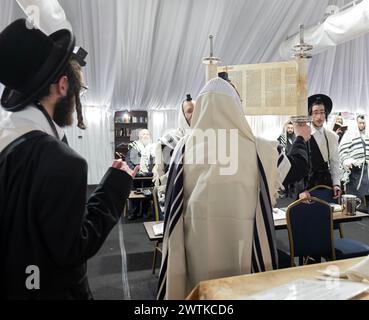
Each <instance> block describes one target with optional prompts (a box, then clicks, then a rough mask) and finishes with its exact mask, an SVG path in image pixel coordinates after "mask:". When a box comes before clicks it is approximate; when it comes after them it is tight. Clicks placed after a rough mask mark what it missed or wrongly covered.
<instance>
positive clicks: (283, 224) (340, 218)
mask: <svg viewBox="0 0 369 320" xmlns="http://www.w3.org/2000/svg"><path fill="white" fill-rule="evenodd" d="M364 218H369V215H368V214H366V213H363V212H356V216H346V215H344V214H343V213H342V212H335V213H333V221H334V222H339V223H344V222H357V221H361V220H363V219H364ZM274 225H275V229H276V230H284V229H287V220H286V219H283V220H277V221H274Z"/></svg>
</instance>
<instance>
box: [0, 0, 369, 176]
mask: <svg viewBox="0 0 369 320" xmlns="http://www.w3.org/2000/svg"><path fill="white" fill-rule="evenodd" d="M59 2H60V4H61V6H62V7H63V8H64V10H65V12H66V16H67V19H68V20H69V21H70V23H71V25H72V27H73V30H74V32H75V34H76V37H77V42H78V44H79V45H81V46H83V47H84V48H86V49H87V50H88V51H89V56H88V58H87V61H88V65H87V67H86V68H85V74H86V82H87V85H88V86H89V88H90V90H89V92H88V93H87V95H86V105H88V106H94V107H97V108H100V109H103V110H109V112H112V111H114V110H125V109H128V110H148V111H149V112H150V119H151V123H150V128H151V129H152V130H153V131H154V132H153V136H154V138H157V137H159V136H161V135H162V133H164V132H165V131H166V130H167V129H169V128H171V127H173V125H175V116H174V113H175V112H177V110H178V108H179V106H180V104H181V102H182V100H183V99H184V98H185V95H186V94H187V93H191V94H192V96H193V97H196V95H197V94H198V93H199V92H200V90H201V88H202V87H203V85H204V81H205V68H204V66H203V65H202V58H203V57H205V56H208V55H209V48H208V47H209V45H208V40H207V38H208V35H209V34H214V35H216V39H215V53H216V55H217V56H219V57H221V58H222V64H223V65H233V64H247V63H261V62H271V61H278V60H280V57H279V52H278V48H279V46H280V44H281V43H282V42H283V41H284V40H285V39H286V37H287V36H289V35H292V34H294V33H295V32H297V31H298V28H299V24H301V23H303V24H305V25H306V26H309V25H313V24H316V23H317V22H318V21H320V20H321V19H322V17H323V16H324V14H325V8H326V7H327V5H328V4H332V1H329V0H309V1H305V0H259V1H255V0H59ZM347 2H349V1H345V0H336V1H333V4H337V5H338V6H343V5H344V4H346V3H347ZM21 16H24V14H23V12H22V11H21V9H19V8H18V7H17V3H16V1H14V0H1V10H0V28H1V29H3V28H4V27H5V26H6V25H7V24H8V23H9V22H10V21H12V20H14V19H16V18H18V17H21ZM368 40H369V36H368V35H366V36H362V37H360V38H358V39H356V40H353V41H350V42H348V43H345V44H342V45H339V46H338V47H336V48H331V49H329V50H328V51H327V52H325V53H322V54H319V55H317V56H315V57H314V58H313V59H312V61H311V67H310V86H309V92H310V93H311V94H313V93H325V94H328V95H330V96H331V97H332V99H333V101H334V103H335V108H336V110H338V111H344V110H347V111H350V112H359V111H360V112H363V113H369V90H368V88H369V85H368V79H369V68H368V66H369V41H368ZM0 90H1V88H0ZM166 110H172V111H171V113H168V114H166V113H165V111H166ZM174 110H175V111H174ZM86 112H87V111H86ZM87 113H89V112H87ZM101 113H102V112H101ZM92 114H94V115H95V116H96V114H97V113H96V112H92ZM0 116H1V115H0ZM101 121H103V120H101ZM111 121H112V120H111ZM161 121H163V122H161ZM253 121H254V122H253V125H252V126H253V127H254V128H256V129H257V130H258V132H261V133H262V134H263V135H264V136H276V135H277V134H276V132H277V131H278V133H279V132H281V131H282V127H278V126H279V123H284V122H285V119H283V118H281V119H278V120H273V121H274V122H272V125H271V124H270V121H271V120H270V119H267V120H265V119H264V118H260V119H257V120H253ZM98 122H100V120H98ZM110 126H113V122H112V123H111V124H110ZM262 128H265V130H264V129H262ZM103 129H104V130H105V129H106V127H104V128H99V129H98V130H91V129H89V130H88V131H87V132H86V135H87V134H88V136H89V139H90V137H91V141H100V137H102V136H106V137H107V135H105V134H104V133H101V130H103ZM76 130H77V129H76ZM270 131H273V134H272V133H269V132H270ZM73 141H74V139H72V141H71V144H72V146H73V147H75V148H77V149H78V146H74V145H73V144H74V142H73ZM77 141H78V142H79V143H81V141H79V140H77ZM82 141H84V142H85V141H86V140H82ZM102 148H106V151H103V152H101V151H102V150H103V149H102ZM110 152H111V141H110V140H108V139H107V140H106V141H105V142H104V143H102V144H101V145H100V146H99V152H98V153H97V154H96V153H94V150H93V148H91V149H87V148H86V150H85V153H86V155H85V156H86V157H87V159H88V161H89V163H90V167H91V169H92V170H95V169H94V166H93V165H92V166H91V163H93V161H101V164H103V163H105V162H104V161H105V160H104V159H100V160H98V159H99V157H100V154H108V153H110ZM96 157H97V158H96ZM95 174H96V176H97V175H98V173H97V172H94V173H93V175H95Z"/></svg>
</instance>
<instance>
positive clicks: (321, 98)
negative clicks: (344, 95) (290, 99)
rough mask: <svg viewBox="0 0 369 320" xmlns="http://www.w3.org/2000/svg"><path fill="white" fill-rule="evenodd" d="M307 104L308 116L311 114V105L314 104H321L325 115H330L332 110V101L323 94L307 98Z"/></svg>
mask: <svg viewBox="0 0 369 320" xmlns="http://www.w3.org/2000/svg"><path fill="white" fill-rule="evenodd" d="M308 104H309V114H311V112H312V108H313V105H315V104H323V105H324V107H325V112H326V113H327V115H330V114H331V112H332V109H333V102H332V99H331V98H329V97H328V96H326V95H325V94H315V95H313V96H311V97H309V102H308Z"/></svg>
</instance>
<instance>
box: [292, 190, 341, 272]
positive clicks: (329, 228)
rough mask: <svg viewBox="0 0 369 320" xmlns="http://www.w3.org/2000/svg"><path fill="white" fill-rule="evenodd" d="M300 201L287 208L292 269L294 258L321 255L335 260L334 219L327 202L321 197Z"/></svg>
mask: <svg viewBox="0 0 369 320" xmlns="http://www.w3.org/2000/svg"><path fill="white" fill-rule="evenodd" d="M306 201H307V199H302V200H299V201H297V202H295V203H292V204H291V205H290V206H289V207H288V208H287V213H286V216H287V227H288V236H289V241H290V255H291V266H294V265H295V264H294V258H295V257H300V258H301V257H308V256H322V257H329V258H331V259H332V260H335V259H336V257H335V250H334V242H333V216H332V209H331V207H330V205H329V204H328V203H326V202H325V201H322V200H320V199H318V198H314V197H312V198H310V201H309V202H308V203H307V202H306Z"/></svg>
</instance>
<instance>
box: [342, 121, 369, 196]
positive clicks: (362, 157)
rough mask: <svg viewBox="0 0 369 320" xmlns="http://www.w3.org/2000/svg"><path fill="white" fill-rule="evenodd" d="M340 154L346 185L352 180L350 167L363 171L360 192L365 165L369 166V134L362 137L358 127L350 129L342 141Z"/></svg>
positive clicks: (343, 178) (358, 187) (343, 179)
mask: <svg viewBox="0 0 369 320" xmlns="http://www.w3.org/2000/svg"><path fill="white" fill-rule="evenodd" d="M339 154H340V161H341V166H342V167H343V170H344V171H343V176H342V181H343V183H344V185H346V184H347V183H348V182H349V180H350V175H351V170H350V169H349V168H348V167H349V166H350V165H354V166H355V167H359V168H361V169H362V172H361V178H360V180H359V184H358V186H357V190H359V189H360V185H361V181H362V179H363V177H364V170H365V163H366V164H368V165H369V134H367V133H365V134H364V135H362V134H361V132H360V131H359V129H358V127H357V126H356V125H355V128H350V129H349V130H348V131H347V132H346V134H345V135H344V136H343V138H342V140H341V143H340V146H339ZM368 175H369V172H368Z"/></svg>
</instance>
